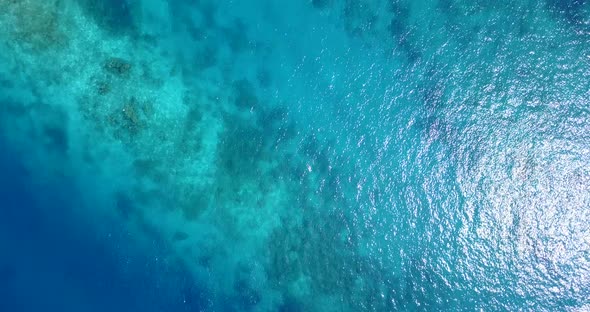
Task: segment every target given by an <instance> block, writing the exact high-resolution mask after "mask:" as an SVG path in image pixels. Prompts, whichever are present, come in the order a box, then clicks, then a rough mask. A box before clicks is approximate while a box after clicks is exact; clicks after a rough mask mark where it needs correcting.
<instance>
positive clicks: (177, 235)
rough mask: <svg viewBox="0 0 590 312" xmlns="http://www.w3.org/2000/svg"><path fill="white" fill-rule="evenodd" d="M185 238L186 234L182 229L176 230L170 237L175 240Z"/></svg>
mask: <svg viewBox="0 0 590 312" xmlns="http://www.w3.org/2000/svg"><path fill="white" fill-rule="evenodd" d="M187 238H188V234H186V233H185V232H182V231H177V232H176V233H174V237H172V239H173V240H175V241H183V240H186V239H187Z"/></svg>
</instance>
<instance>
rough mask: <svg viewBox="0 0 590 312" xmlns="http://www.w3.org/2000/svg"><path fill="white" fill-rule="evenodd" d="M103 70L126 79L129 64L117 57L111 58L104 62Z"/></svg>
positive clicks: (129, 67)
mask: <svg viewBox="0 0 590 312" xmlns="http://www.w3.org/2000/svg"><path fill="white" fill-rule="evenodd" d="M104 69H105V70H106V71H107V72H109V73H111V74H113V75H117V76H119V77H128V76H129V73H130V72H131V63H129V62H128V61H127V60H124V59H122V58H119V57H111V58H109V59H107V60H106V62H105V64H104Z"/></svg>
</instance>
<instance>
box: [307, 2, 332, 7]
mask: <svg viewBox="0 0 590 312" xmlns="http://www.w3.org/2000/svg"><path fill="white" fill-rule="evenodd" d="M311 4H312V5H313V7H314V8H316V9H325V8H327V7H328V6H330V5H331V4H332V1H331V0H312V1H311Z"/></svg>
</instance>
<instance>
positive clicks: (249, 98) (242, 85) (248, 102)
mask: <svg viewBox="0 0 590 312" xmlns="http://www.w3.org/2000/svg"><path fill="white" fill-rule="evenodd" d="M233 87H234V92H235V95H236V101H235V104H236V106H237V107H240V108H247V109H251V108H254V107H256V106H257V105H258V98H257V97H256V90H255V89H254V86H253V85H252V83H250V81H248V79H240V80H238V81H235V82H234V83H233Z"/></svg>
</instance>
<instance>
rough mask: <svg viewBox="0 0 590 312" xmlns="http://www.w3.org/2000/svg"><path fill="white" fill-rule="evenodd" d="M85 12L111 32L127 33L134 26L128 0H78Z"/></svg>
mask: <svg viewBox="0 0 590 312" xmlns="http://www.w3.org/2000/svg"><path fill="white" fill-rule="evenodd" d="M77 2H78V4H79V5H80V7H81V8H82V10H83V11H84V13H85V14H86V15H87V16H88V17H90V18H91V19H92V20H94V22H95V23H96V25H98V26H99V27H101V28H103V29H104V30H106V31H108V32H109V33H125V32H128V31H129V30H131V29H133V27H134V20H133V16H132V14H131V6H130V3H129V1H127V0H77Z"/></svg>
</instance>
